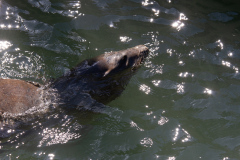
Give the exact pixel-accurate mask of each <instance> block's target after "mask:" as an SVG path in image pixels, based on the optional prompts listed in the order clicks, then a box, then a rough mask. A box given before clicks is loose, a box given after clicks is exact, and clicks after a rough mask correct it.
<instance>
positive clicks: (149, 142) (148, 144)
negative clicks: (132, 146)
mask: <svg viewBox="0 0 240 160" xmlns="http://www.w3.org/2000/svg"><path fill="white" fill-rule="evenodd" d="M140 144H142V145H143V146H144V147H152V145H153V140H152V139H151V138H148V137H145V138H144V139H142V140H141V141H140Z"/></svg>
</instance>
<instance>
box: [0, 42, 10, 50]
mask: <svg viewBox="0 0 240 160" xmlns="http://www.w3.org/2000/svg"><path fill="white" fill-rule="evenodd" d="M11 46H12V44H11V43H10V42H8V41H0V52H2V51H4V50H6V49H8V48H9V47H11Z"/></svg>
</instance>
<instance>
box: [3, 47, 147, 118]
mask: <svg viewBox="0 0 240 160" xmlns="http://www.w3.org/2000/svg"><path fill="white" fill-rule="evenodd" d="M148 52H149V50H148V48H147V47H146V46H144V45H139V46H136V47H133V48H129V49H126V50H122V51H116V52H109V53H105V54H102V55H100V56H98V57H95V58H92V59H88V60H84V61H83V62H81V63H80V64H79V65H78V66H76V67H75V68H73V69H71V70H70V71H69V72H68V73H67V74H65V75H64V76H62V77H60V78H58V79H57V80H56V81H54V82H52V83H51V84H50V85H49V87H48V88H47V89H45V91H44V90H42V91H41V89H39V87H37V86H35V85H33V84H31V83H28V82H25V81H21V80H11V79H0V112H2V113H12V114H18V113H23V112H25V111H27V110H28V109H30V108H31V107H33V106H38V105H39V104H40V101H41V97H42V96H41V94H44V92H48V93H49V90H51V91H52V90H53V93H52V94H54V95H56V96H57V103H60V104H67V105H71V106H81V105H82V104H83V103H82V102H83V101H84V100H87V99H86V97H88V98H89V97H90V96H91V97H92V98H93V99H94V100H96V101H97V102H100V103H103V104H106V103H108V102H110V101H112V100H113V99H115V98H116V97H118V96H119V95H120V94H121V93H122V91H123V90H124V87H125V86H126V85H127V83H128V81H129V80H130V78H131V76H132V75H133V74H134V73H135V71H136V69H137V68H139V66H140V64H141V63H142V62H143V60H144V59H145V58H146V56H147V55H148ZM50 93H51V92H50ZM54 103H56V102H54Z"/></svg>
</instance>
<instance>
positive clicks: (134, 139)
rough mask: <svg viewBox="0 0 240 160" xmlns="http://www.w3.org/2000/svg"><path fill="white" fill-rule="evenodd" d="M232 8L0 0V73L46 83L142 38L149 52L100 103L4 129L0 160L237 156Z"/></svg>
mask: <svg viewBox="0 0 240 160" xmlns="http://www.w3.org/2000/svg"><path fill="white" fill-rule="evenodd" d="M239 6H240V3H239V2H238V1H234V0H224V1H216V0H210V1H201V0H194V1H187V0H181V1H179V0H142V1H141V0H80V1H73V0H71V1H70V0H60V1H56V0H18V1H16V0H1V1H0V77H1V78H13V79H21V80H29V81H34V82H37V83H40V84H44V83H46V82H47V81H48V80H49V79H51V78H57V77H59V76H61V75H62V74H64V73H65V72H66V71H67V70H69V69H70V68H72V67H74V66H75V65H77V64H78V63H79V62H80V61H82V60H84V59H86V58H91V57H94V56H96V55H99V54H102V53H104V52H107V51H116V50H121V49H126V48H129V47H133V46H135V45H139V44H145V45H146V46H148V47H149V49H150V51H151V53H150V55H149V57H148V59H147V60H146V61H145V63H144V64H143V66H142V68H141V69H140V70H139V72H138V73H137V74H136V75H135V76H134V77H133V78H132V79H131V81H130V83H129V85H128V86H127V88H126V90H125V91H124V92H123V94H122V95H121V96H120V97H119V98H118V99H116V100H114V101H112V102H111V103H110V104H108V105H107V106H105V107H100V108H95V109H94V110H92V111H91V110H69V111H62V110H56V111H55V112H51V113H47V114H46V115H41V116H39V117H38V118H35V119H33V120H32V121H31V122H28V123H26V124H23V125H20V126H19V127H18V128H15V129H8V130H7V132H6V133H5V134H6V135H8V136H6V137H5V138H1V139H0V141H1V143H0V159H10V158H11V159H17V158H18V159H161V160H185V159H194V160H195V159H204V160H213V159H222V160H227V159H231V160H237V159H240V152H239V149H240V145H239V144H240V136H239V125H240V118H239V113H240V100H239V96H240V82H239V79H240V74H239V67H240V66H239V59H240V49H239V46H240V45H239V43H240V38H239V37H240V21H239V20H240V13H239ZM6 123H7V122H6ZM9 123H10V122H9ZM5 129H6V128H5Z"/></svg>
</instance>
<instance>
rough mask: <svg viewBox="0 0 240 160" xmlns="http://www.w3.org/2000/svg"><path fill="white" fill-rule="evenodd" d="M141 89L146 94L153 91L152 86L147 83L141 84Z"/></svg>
mask: <svg viewBox="0 0 240 160" xmlns="http://www.w3.org/2000/svg"><path fill="white" fill-rule="evenodd" d="M139 90H140V91H143V92H144V93H145V94H149V93H150V92H151V88H150V87H148V86H147V85H145V84H142V85H140V87H139Z"/></svg>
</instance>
